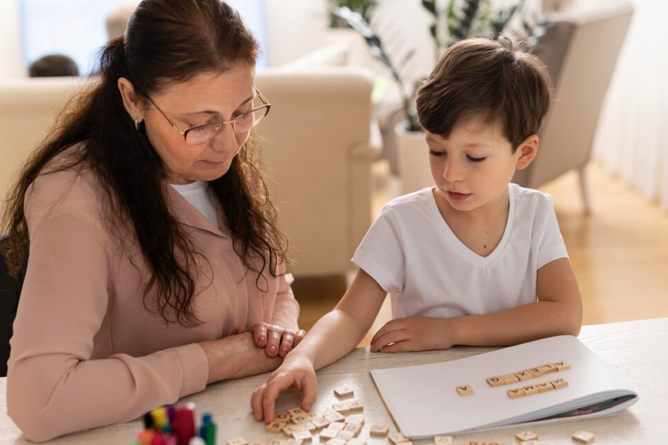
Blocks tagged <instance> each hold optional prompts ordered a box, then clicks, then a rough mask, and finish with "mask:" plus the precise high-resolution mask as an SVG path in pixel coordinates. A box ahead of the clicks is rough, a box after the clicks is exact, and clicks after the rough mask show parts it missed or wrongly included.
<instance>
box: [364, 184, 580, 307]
mask: <svg viewBox="0 0 668 445" xmlns="http://www.w3.org/2000/svg"><path fill="white" fill-rule="evenodd" d="M432 189H433V187H429V188H425V189H422V190H420V191H417V192H414V193H411V194H408V195H405V196H401V197H399V198H396V199H394V200H392V201H391V202H389V203H388V204H386V205H385V206H384V207H383V210H382V212H381V215H380V216H379V217H378V219H377V220H376V221H375V222H374V223H373V225H372V226H371V228H370V229H369V231H368V232H367V234H366V235H365V237H364V239H363V240H362V243H361V244H360V246H359V247H358V248H357V251H356V252H355V255H354V256H353V259H352V261H353V262H354V263H355V264H356V265H357V266H359V267H360V268H361V269H363V270H364V271H365V272H366V273H368V274H369V275H371V277H373V278H374V279H375V280H376V281H377V282H378V284H379V285H380V286H381V287H382V288H383V289H384V290H385V291H386V292H388V293H390V297H391V299H392V317H393V318H403V317H408V316H413V315H419V316H423V317H430V318H450V317H457V316H462V315H472V314H487V313H493V312H498V311H502V310H504V309H510V308H513V307H517V306H520V305H523V304H527V303H532V302H535V301H536V279H537V272H538V269H540V268H541V267H543V266H544V265H546V264H548V263H550V262H552V261H554V260H557V259H559V258H568V253H567V252H566V246H565V245H564V241H563V238H562V236H561V233H560V232H559V226H558V224H557V218H556V215H555V213H554V208H553V206H552V198H551V197H550V196H548V195H546V194H544V193H541V192H539V191H536V190H532V189H525V188H522V187H520V186H518V185H516V184H510V185H509V198H510V206H509V214H508V221H507V223H506V228H505V231H504V233H503V237H502V238H501V241H500V242H499V244H498V246H497V247H496V249H494V251H493V252H492V253H491V254H489V255H488V256H486V257H482V256H480V255H478V254H476V253H474V252H473V251H472V250H470V249H469V248H468V247H466V246H465V245H464V244H463V243H462V242H461V241H460V240H459V239H458V238H457V237H456V236H455V234H454V233H453V232H452V230H451V229H450V227H449V226H448V224H447V223H446V222H445V220H444V219H443V217H442V216H441V214H440V212H439V210H438V207H437V205H436V201H435V199H434V195H433V192H432Z"/></svg>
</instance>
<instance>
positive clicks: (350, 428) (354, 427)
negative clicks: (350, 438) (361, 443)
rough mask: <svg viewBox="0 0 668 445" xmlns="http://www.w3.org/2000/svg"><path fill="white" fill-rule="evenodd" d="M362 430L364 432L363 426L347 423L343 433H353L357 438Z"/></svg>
mask: <svg viewBox="0 0 668 445" xmlns="http://www.w3.org/2000/svg"><path fill="white" fill-rule="evenodd" d="M361 430H362V425H360V424H355V423H346V424H345V426H344V427H343V430H341V431H351V432H352V433H353V435H354V436H357V434H358V433H359V432H360V431H361Z"/></svg>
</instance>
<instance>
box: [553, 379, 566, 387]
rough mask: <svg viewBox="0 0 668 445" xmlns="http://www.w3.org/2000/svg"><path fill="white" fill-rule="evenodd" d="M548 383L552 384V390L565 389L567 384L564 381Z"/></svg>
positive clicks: (556, 380)
mask: <svg viewBox="0 0 668 445" xmlns="http://www.w3.org/2000/svg"><path fill="white" fill-rule="evenodd" d="M550 383H552V386H554V389H559V388H565V387H567V386H568V382H567V381H566V380H564V379H555V380H552V381H550Z"/></svg>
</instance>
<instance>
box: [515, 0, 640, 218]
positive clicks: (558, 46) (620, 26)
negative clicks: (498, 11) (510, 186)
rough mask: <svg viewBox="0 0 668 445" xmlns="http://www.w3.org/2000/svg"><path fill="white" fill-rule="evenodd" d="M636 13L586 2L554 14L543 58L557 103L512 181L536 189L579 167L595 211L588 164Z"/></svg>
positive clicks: (625, 6)
mask: <svg viewBox="0 0 668 445" xmlns="http://www.w3.org/2000/svg"><path fill="white" fill-rule="evenodd" d="M632 14H633V7H632V6H631V5H630V4H629V3H628V2H617V1H610V2H605V3H596V4H595V5H586V4H582V5H581V6H580V7H573V8H572V9H568V10H566V11H563V12H554V13H550V14H549V15H548V16H547V17H548V18H549V20H550V21H551V22H552V26H550V27H548V28H547V31H546V33H545V34H544V35H543V36H542V37H541V38H540V39H539V42H538V50H539V56H540V57H541V59H542V60H543V62H544V63H545V64H546V66H547V69H548V71H549V73H550V76H551V77H552V80H553V82H554V102H553V103H552V106H551V107H550V111H549V112H548V114H547V116H546V117H545V121H544V122H543V126H542V127H541V129H540V131H539V133H538V134H539V137H540V147H539V149H538V155H537V156H536V159H534V161H533V162H532V163H531V164H530V165H529V167H527V168H526V169H524V170H518V171H517V172H516V173H515V177H514V178H513V182H517V183H518V184H520V185H522V186H524V187H531V188H537V187H539V186H541V185H543V184H545V183H547V182H549V181H551V180H553V179H555V178H557V177H558V176H561V175H562V174H564V173H566V172H568V171H570V170H573V169H575V170H577V171H578V174H579V180H580V192H581V195H582V201H583V204H584V209H585V212H587V213H588V212H589V211H590V209H591V202H590V198H589V191H588V187H587V178H586V165H587V163H588V162H589V160H590V158H591V153H592V142H593V138H594V134H595V132H596V128H597V124H598V120H599V115H600V112H601V108H602V105H603V102H604V99H605V96H606V92H607V90H608V86H609V84H610V79H611V77H612V73H613V71H614V69H615V65H616V62H617V58H618V55H619V52H620V49H621V47H622V43H623V42H624V38H625V36H626V31H627V29H628V26H629V22H630V20H631V16H632Z"/></svg>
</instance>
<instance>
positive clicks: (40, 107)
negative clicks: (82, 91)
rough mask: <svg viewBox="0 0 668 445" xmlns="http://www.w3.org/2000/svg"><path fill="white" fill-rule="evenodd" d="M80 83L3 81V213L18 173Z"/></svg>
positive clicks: (66, 80)
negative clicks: (9, 191)
mask: <svg viewBox="0 0 668 445" xmlns="http://www.w3.org/2000/svg"><path fill="white" fill-rule="evenodd" d="M80 84H81V80H80V79H78V78H75V77H57V78H34V79H0V137H1V139H0V140H1V141H2V142H0V214H2V212H3V211H4V208H5V207H4V201H5V198H6V197H7V192H8V190H9V187H10V183H11V182H12V181H13V180H14V179H15V177H16V175H17V174H18V171H17V170H18V169H19V168H20V167H21V166H22V165H23V164H24V162H25V160H26V159H27V157H28V155H29V154H30V153H31V152H32V150H33V149H34V148H35V147H36V146H37V144H38V143H39V142H40V141H41V140H42V139H44V137H45V136H46V135H47V133H48V131H49V129H50V128H51V125H52V123H53V121H54V119H55V118H56V116H57V114H58V112H59V111H60V109H61V108H62V107H63V105H65V103H66V102H67V99H68V98H69V97H70V96H71V95H72V93H73V92H74V91H75V89H76V87H77V86H78V85H80Z"/></svg>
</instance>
